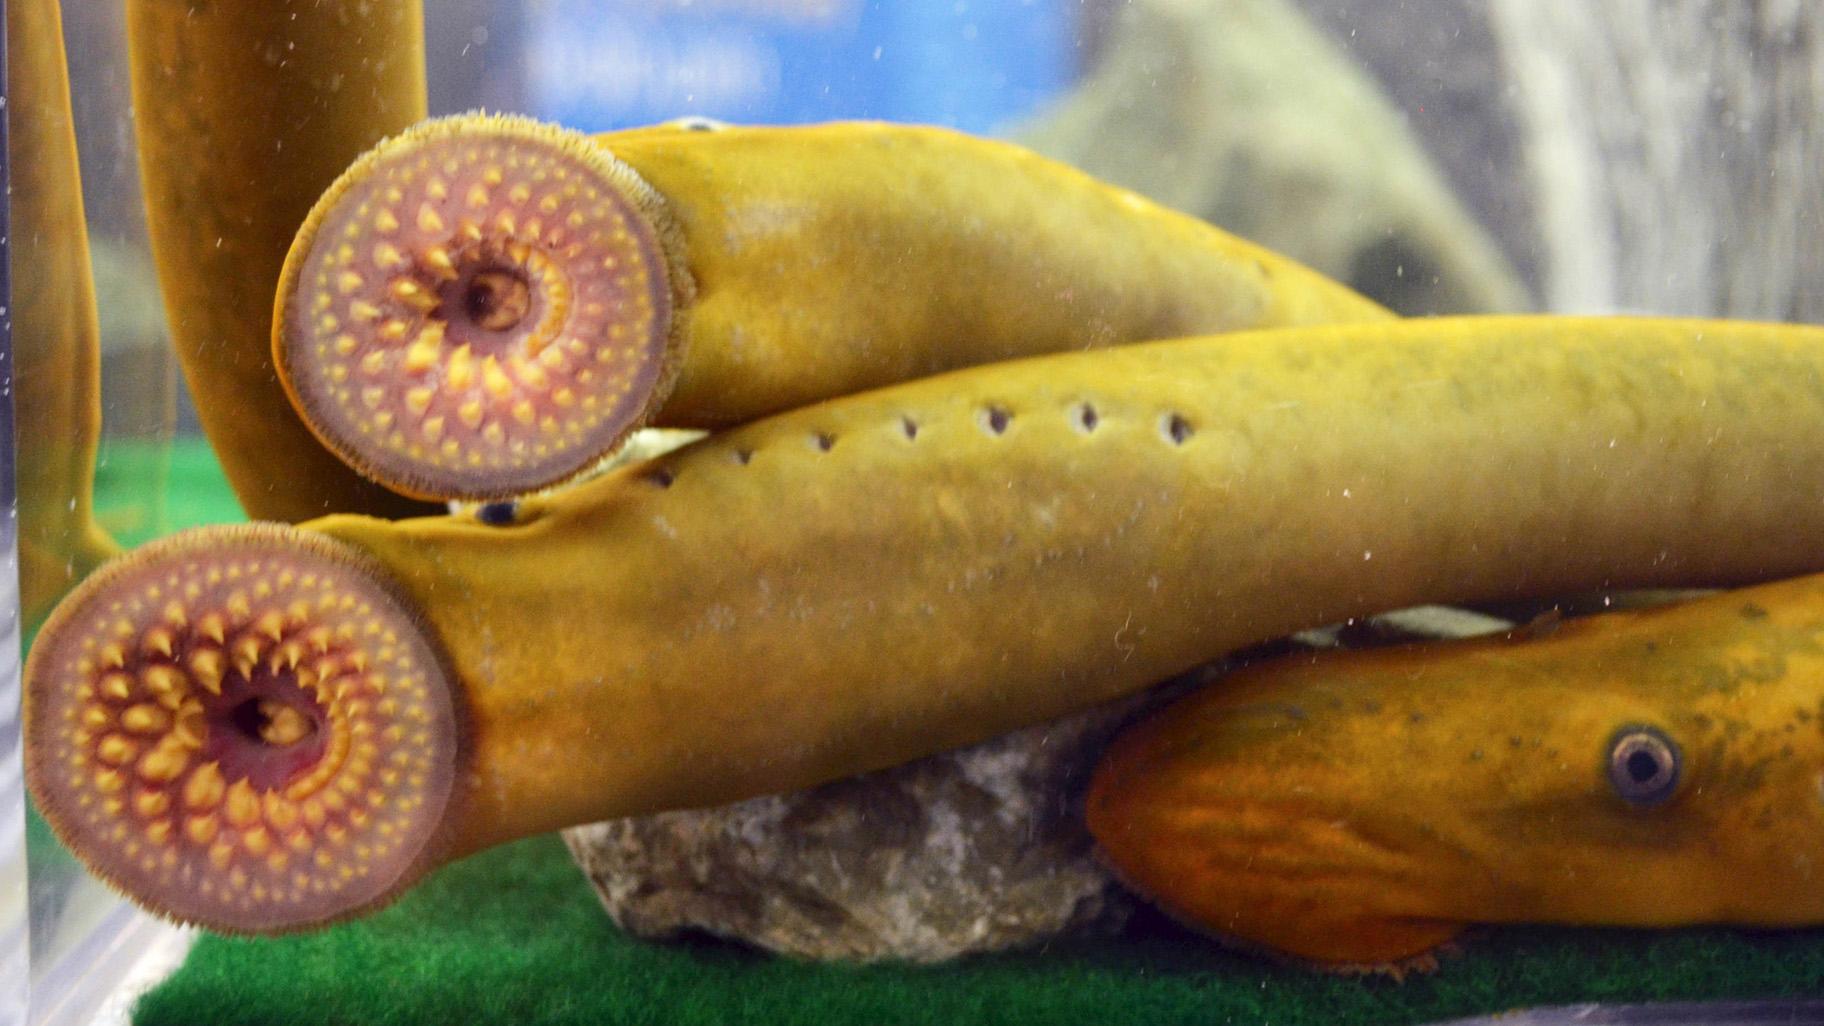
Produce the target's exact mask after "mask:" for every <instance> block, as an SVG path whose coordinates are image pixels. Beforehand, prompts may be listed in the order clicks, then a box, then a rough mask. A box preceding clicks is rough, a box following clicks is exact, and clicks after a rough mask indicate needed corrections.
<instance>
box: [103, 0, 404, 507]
mask: <svg viewBox="0 0 1824 1026" xmlns="http://www.w3.org/2000/svg"><path fill="white" fill-rule="evenodd" d="M126 13H127V41H128V56H129V58H130V65H131V71H132V85H133V114H134V118H133V124H134V130H135V132H136V133H137V137H138V145H139V170H140V177H141V179H142V181H143V182H144V186H145V193H146V222H147V228H148V230H149V232H150V235H151V239H152V255H153V256H154V258H155V259H156V260H157V263H158V277H159V285H160V287H161V289H162V290H163V292H164V297H165V313H166V317H167V320H168V321H169V323H170V326H171V339H172V342H173V343H174V345H175V347H176V350H177V355H178V359H179V361H180V362H181V363H182V366H183V370H184V379H185V380H186V381H187V382H188V383H189V386H190V394H191V396H192V397H193V398H194V399H195V401H196V407H197V415H198V417H199V418H200V419H201V421H202V425H203V430H204V431H205V432H206V433H207V434H208V436H209V443H210V445H211V446H212V447H213V448H214V450H215V453H216V455H217V457H218V458H219V459H220V460H221V463H222V469H223V470H224V471H226V472H227V475H228V481H229V483H230V484H232V485H233V486H234V491H235V495H236V496H238V497H239V498H240V500H241V505H242V507H243V508H245V509H246V510H247V513H248V515H249V516H252V517H256V518H260V519H268V520H288V521H297V520H306V519H309V518H311V517H315V516H322V515H323V514H325V513H332V512H361V513H373V514H376V515H383V516H408V515H412V514H424V513H429V512H433V511H434V507H431V506H427V505H424V504H422V503H417V502H413V501H411V500H408V499H406V498H404V497H403V496H400V495H396V494H394V493H391V492H389V491H387V490H386V489H384V488H382V487H379V486H378V485H376V484H374V483H373V482H371V481H368V480H365V479H364V478H362V477H361V476H360V475H358V474H356V473H355V472H354V471H353V470H350V469H349V468H348V467H347V466H346V465H345V464H343V463H342V461H341V460H339V459H337V458H336V456H335V455H334V454H333V453H331V452H330V451H329V450H327V449H325V448H323V446H322V445H321V444H320V443H318V442H317V440H316V438H315V437H313V436H312V434H311V433H310V430H309V429H308V428H306V427H305V426H304V424H303V422H302V421H300V420H299V419H298V415H297V413H296V412H294V411H293V410H292V408H291V404H290V403H289V402H288V401H287V400H286V398H285V393H284V390H283V389H281V388H280V387H279V383H278V381H277V379H276V378H275V376H274V373H273V367H272V294H273V289H274V287H275V285H276V284H277V282H278V280H279V268H280V265H281V264H282V263H283V262H284V260H285V253H286V250H287V249H288V248H289V247H290V245H291V240H292V237H293V236H294V235H295V234H296V233H297V230H298V225H299V224H301V223H303V221H304V216H305V214H307V213H308V212H309V211H310V207H311V204H312V203H314V202H316V199H317V197H318V196H319V195H321V194H322V191H323V189H324V188H325V187H326V186H328V185H329V183H330V182H332V181H334V180H335V177H336V176H337V175H338V174H340V173H341V172H342V170H343V169H344V168H346V167H347V166H348V164H349V162H350V161H352V160H354V159H355V157H356V156H358V155H359V154H360V153H361V151H362V150H364V149H366V148H368V147H369V146H372V145H373V144H374V143H376V142H378V141H379V140H380V139H381V138H382V137H384V136H386V135H388V134H390V133H393V132H397V131H400V130H401V129H403V128H405V127H406V126H407V125H410V124H412V123H413V122H415V121H418V120H420V119H422V118H423V117H424V114H425V84H424V26H423V15H422V12H421V11H420V5H419V0H363V2H361V3H345V2H336V3H322V2H319V0H262V2H258V3H203V4H198V3H189V2H184V0H127V5H126Z"/></svg>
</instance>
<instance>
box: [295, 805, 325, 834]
mask: <svg viewBox="0 0 1824 1026" xmlns="http://www.w3.org/2000/svg"><path fill="white" fill-rule="evenodd" d="M298 811H299V812H300V813H301V814H302V815H303V817H304V825H305V826H308V827H310V828H311V829H312V830H317V829H320V828H321V827H322V826H323V821H324V820H325V819H326V818H328V813H326V812H324V811H323V803H322V802H320V801H318V800H316V799H315V798H306V799H305V800H304V803H303V804H302V805H301V806H299V808H298Z"/></svg>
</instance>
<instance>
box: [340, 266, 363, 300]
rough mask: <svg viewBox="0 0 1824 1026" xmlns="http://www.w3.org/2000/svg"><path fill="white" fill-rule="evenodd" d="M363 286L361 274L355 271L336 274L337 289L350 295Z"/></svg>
mask: <svg viewBox="0 0 1824 1026" xmlns="http://www.w3.org/2000/svg"><path fill="white" fill-rule="evenodd" d="M360 288H361V276H360V275H359V274H356V273H355V272H353V271H343V272H342V273H341V274H338V275H336V291H337V292H340V293H342V294H343V295H345V296H346V295H348V294H350V293H352V292H355V291H357V290H358V289H360Z"/></svg>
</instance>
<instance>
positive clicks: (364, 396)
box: [361, 356, 411, 410]
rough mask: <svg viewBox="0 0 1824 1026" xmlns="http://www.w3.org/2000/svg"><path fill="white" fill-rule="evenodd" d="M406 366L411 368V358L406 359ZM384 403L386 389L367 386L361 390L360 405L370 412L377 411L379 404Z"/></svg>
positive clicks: (377, 386)
mask: <svg viewBox="0 0 1824 1026" xmlns="http://www.w3.org/2000/svg"><path fill="white" fill-rule="evenodd" d="M406 366H407V367H408V368H409V367H410V366H411V357H410V356H407V357H406ZM385 401H386V389H384V388H382V387H381V386H379V385H369V386H368V387H366V388H364V389H362V390H361V405H363V406H365V407H367V408H368V409H370V410H374V409H379V407H380V404H381V403H382V402H385Z"/></svg>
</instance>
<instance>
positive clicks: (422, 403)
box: [405, 388, 437, 416]
mask: <svg viewBox="0 0 1824 1026" xmlns="http://www.w3.org/2000/svg"><path fill="white" fill-rule="evenodd" d="M436 394H437V391H436V390H435V389H431V388H414V389H410V390H408V391H407V392H406V393H405V408H406V409H408V410H411V411H412V412H413V413H415V414H418V415H419V416H423V415H424V411H426V410H428V409H430V408H431V399H432V397H434V396H435V395H436Z"/></svg>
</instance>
